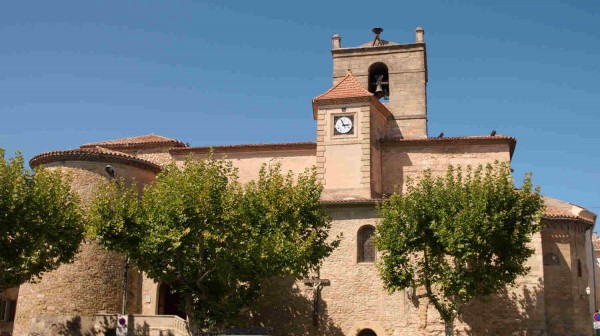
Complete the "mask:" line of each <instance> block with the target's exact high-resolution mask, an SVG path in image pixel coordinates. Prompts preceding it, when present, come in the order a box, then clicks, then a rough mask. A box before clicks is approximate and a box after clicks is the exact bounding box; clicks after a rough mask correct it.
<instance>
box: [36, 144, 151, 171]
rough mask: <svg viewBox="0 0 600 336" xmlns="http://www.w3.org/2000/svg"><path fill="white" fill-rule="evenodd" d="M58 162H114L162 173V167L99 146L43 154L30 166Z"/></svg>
mask: <svg viewBox="0 0 600 336" xmlns="http://www.w3.org/2000/svg"><path fill="white" fill-rule="evenodd" d="M57 161H93V162H111V163H113V162H114V163H121V164H125V165H130V166H135V167H138V168H142V169H147V170H150V171H153V172H155V173H158V172H160V167H159V166H158V165H156V164H154V163H152V162H150V161H146V160H143V159H139V158H136V157H134V156H131V155H129V154H125V153H122V152H117V151H113V150H110V149H106V148H102V147H98V146H96V147H87V148H76V149H70V150H62V151H54V152H47V153H42V154H39V155H36V156H34V157H33V158H31V160H29V165H30V166H31V167H32V168H33V167H37V166H39V165H43V164H48V163H52V162H57Z"/></svg>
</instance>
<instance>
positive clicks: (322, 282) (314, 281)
mask: <svg viewBox="0 0 600 336" xmlns="http://www.w3.org/2000/svg"><path fill="white" fill-rule="evenodd" d="M304 284H305V285H306V286H309V287H312V288H313V326H315V327H318V326H319V307H320V302H321V289H323V287H325V286H329V285H330V284H331V283H330V281H329V279H321V275H320V271H319V270H317V277H316V278H308V279H304Z"/></svg>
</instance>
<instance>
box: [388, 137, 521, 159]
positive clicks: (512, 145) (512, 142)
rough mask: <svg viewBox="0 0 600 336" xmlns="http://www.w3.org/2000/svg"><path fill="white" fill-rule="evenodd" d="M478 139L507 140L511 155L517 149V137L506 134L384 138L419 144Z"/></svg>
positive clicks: (468, 141) (473, 141)
mask: <svg viewBox="0 0 600 336" xmlns="http://www.w3.org/2000/svg"><path fill="white" fill-rule="evenodd" d="M478 141H506V142H508V144H509V147H510V157H511V158H512V155H513V153H514V151H515V147H516V145H517V138H514V137H510V136H505V135H483V136H463V137H444V138H409V139H405V138H386V139H383V143H385V144H413V143H414V144H419V143H425V142H428V143H457V144H468V143H476V142H478Z"/></svg>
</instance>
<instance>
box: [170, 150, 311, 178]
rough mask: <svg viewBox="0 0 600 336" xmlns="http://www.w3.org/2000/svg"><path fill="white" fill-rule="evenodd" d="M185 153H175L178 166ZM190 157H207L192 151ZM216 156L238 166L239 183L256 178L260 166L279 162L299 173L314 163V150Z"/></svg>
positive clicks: (283, 167)
mask: <svg viewBox="0 0 600 336" xmlns="http://www.w3.org/2000/svg"><path fill="white" fill-rule="evenodd" d="M187 155H188V154H185V155H175V156H174V160H175V161H176V163H177V165H178V166H182V165H183V163H184V161H185V158H186V157H187ZM189 155H191V157H192V158H196V159H203V158H206V157H207V154H205V153H199V154H196V153H194V152H193V151H191V152H190V153H189ZM215 157H216V158H224V159H227V160H230V161H231V162H233V164H234V165H235V166H236V167H237V168H238V175H239V181H240V183H247V182H250V181H251V180H256V179H257V178H258V173H259V170H260V167H261V166H262V165H263V164H265V165H272V164H275V163H280V164H281V171H282V172H283V173H287V172H288V171H289V170H291V171H293V172H294V173H296V174H297V173H301V172H303V171H304V170H305V169H307V168H311V167H312V166H314V165H315V151H314V150H290V151H254V152H243V151H240V152H227V153H218V152H217V153H215Z"/></svg>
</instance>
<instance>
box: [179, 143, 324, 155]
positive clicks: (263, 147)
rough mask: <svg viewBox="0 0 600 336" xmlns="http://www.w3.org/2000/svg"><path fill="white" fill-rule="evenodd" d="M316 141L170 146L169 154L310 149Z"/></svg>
mask: <svg viewBox="0 0 600 336" xmlns="http://www.w3.org/2000/svg"><path fill="white" fill-rule="evenodd" d="M316 148H317V143H316V142H283V143H271V144H239V145H223V146H200V147H177V148H171V150H169V153H171V154H185V153H200V154H203V153H209V152H210V151H211V149H212V150H214V151H215V153H225V152H230V153H231V152H255V151H269V150H286V149H287V150H311V149H316Z"/></svg>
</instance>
